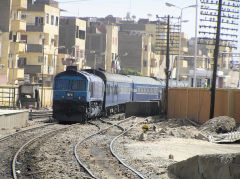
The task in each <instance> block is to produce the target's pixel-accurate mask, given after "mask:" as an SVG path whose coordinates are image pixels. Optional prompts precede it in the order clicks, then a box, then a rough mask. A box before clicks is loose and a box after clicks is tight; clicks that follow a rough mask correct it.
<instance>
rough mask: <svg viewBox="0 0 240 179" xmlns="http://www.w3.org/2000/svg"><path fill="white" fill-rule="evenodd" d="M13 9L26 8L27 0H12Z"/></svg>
mask: <svg viewBox="0 0 240 179" xmlns="http://www.w3.org/2000/svg"><path fill="white" fill-rule="evenodd" d="M12 8H13V10H27V0H13V1H12Z"/></svg>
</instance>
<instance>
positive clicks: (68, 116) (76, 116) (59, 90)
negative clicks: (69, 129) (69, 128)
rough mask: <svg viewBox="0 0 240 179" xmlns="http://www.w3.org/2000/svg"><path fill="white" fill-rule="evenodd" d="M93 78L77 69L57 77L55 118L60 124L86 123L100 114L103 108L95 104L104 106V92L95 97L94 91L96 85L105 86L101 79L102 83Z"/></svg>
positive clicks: (54, 105)
mask: <svg viewBox="0 0 240 179" xmlns="http://www.w3.org/2000/svg"><path fill="white" fill-rule="evenodd" d="M91 76H92V75H90V74H88V73H86V72H81V71H77V70H75V69H67V70H66V71H65V72H62V73H59V74H57V75H56V77H55V78H54V84H53V118H55V119H56V120H57V121H59V122H85V121H86V120H87V118H89V117H91V115H95V116H96V115H97V114H99V113H100V111H99V110H101V106H100V107H96V105H94V104H98V105H102V101H103V92H102V93H100V95H98V96H94V95H93V92H92V89H93V87H95V85H96V84H98V85H99V84H100V86H101V85H102V86H103V81H102V80H101V79H99V78H98V79H97V80H100V81H97V80H96V79H95V80H93V78H92V77H91ZM100 89H101V88H100ZM102 90H104V89H102ZM93 97H95V98H93ZM93 100H95V101H93ZM96 109H97V112H96ZM94 110H95V111H94Z"/></svg>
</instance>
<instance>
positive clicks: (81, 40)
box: [57, 17, 86, 72]
mask: <svg viewBox="0 0 240 179" xmlns="http://www.w3.org/2000/svg"><path fill="white" fill-rule="evenodd" d="M85 43H86V21H84V20H81V19H78V18H76V17H61V18H60V27H59V53H61V54H67V55H68V57H67V58H71V62H69V65H70V64H71V65H76V66H77V68H78V69H79V70H81V69H82V68H83V66H84V65H85ZM58 63H63V65H68V64H67V62H66V57H65V58H62V55H61V57H60V58H58ZM63 70H64V69H57V72H61V71H63Z"/></svg>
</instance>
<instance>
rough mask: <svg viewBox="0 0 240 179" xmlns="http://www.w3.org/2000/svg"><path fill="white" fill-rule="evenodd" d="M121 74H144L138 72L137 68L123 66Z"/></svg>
mask: <svg viewBox="0 0 240 179" xmlns="http://www.w3.org/2000/svg"><path fill="white" fill-rule="evenodd" d="M120 74H122V75H136V76H142V74H141V73H140V72H137V71H135V70H131V69H128V68H123V69H122V70H121V72H120Z"/></svg>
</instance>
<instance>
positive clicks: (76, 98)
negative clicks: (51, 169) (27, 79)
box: [53, 66, 165, 123]
mask: <svg viewBox="0 0 240 179" xmlns="http://www.w3.org/2000/svg"><path fill="white" fill-rule="evenodd" d="M162 88H165V86H164V84H162V83H161V81H160V80H157V79H155V78H152V77H143V76H134V75H121V74H115V73H109V72H106V71H104V70H101V69H87V70H83V71H78V70H77V68H76V67H75V66H68V67H67V69H66V71H64V72H61V73H59V74H57V75H56V76H55V78H54V82H53V118H54V119H56V120H57V121H58V122H82V123H84V122H86V121H87V120H88V119H91V118H96V117H100V116H103V115H104V116H108V115H110V114H115V113H119V112H124V111H125V104H126V102H131V101H149V100H161V98H162Z"/></svg>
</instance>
